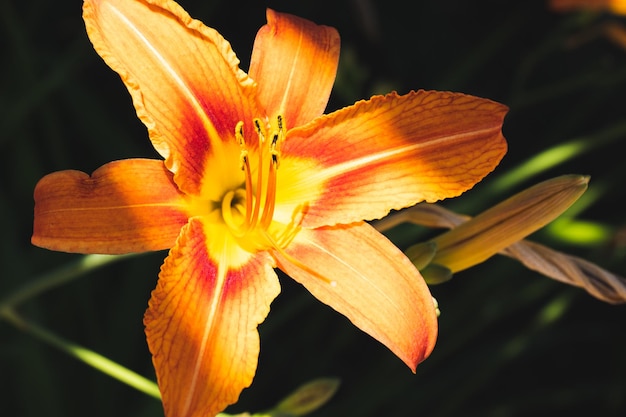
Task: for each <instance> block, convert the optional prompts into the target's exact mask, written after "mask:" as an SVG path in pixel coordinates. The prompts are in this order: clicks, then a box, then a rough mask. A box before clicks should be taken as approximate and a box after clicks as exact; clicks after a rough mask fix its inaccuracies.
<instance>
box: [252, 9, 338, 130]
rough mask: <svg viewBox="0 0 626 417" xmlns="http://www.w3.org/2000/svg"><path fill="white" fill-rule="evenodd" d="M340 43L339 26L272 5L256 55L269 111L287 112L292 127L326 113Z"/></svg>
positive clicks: (257, 73)
mask: <svg viewBox="0 0 626 417" xmlns="http://www.w3.org/2000/svg"><path fill="white" fill-rule="evenodd" d="M339 47H340V44H339V34H338V33H337V31H336V30H335V29H334V28H331V27H328V26H318V25H316V24H314V23H312V22H310V21H308V20H305V19H301V18H299V17H296V16H292V15H289V14H284V13H277V12H275V11H273V10H269V9H268V10H267V25H265V26H263V27H262V28H261V29H260V30H259V32H258V34H257V37H256V40H255V42H254V49H253V50H252V58H251V61H250V76H251V77H252V78H253V79H254V80H255V81H257V82H258V83H259V100H260V102H261V104H262V105H263V106H265V111H266V113H267V114H268V115H270V116H271V117H275V116H277V115H278V114H280V115H282V116H283V117H284V119H285V123H286V128H287V129H290V128H292V127H294V126H301V125H303V124H305V123H308V122H310V121H311V120H313V119H314V118H316V117H318V116H320V115H321V114H322V113H323V112H324V109H325V108H326V104H327V103H328V97H329V96H330V91H331V89H332V87H333V83H334V82H335V75H336V73H337V63H338V62H339Z"/></svg>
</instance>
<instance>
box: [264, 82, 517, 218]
mask: <svg viewBox="0 0 626 417" xmlns="http://www.w3.org/2000/svg"><path fill="white" fill-rule="evenodd" d="M506 111H507V108H506V107H505V106H503V105H501V104H499V103H495V102H492V101H490V100H486V99H481V98H477V97H472V96H468V95H464V94H456V93H447V92H438V91H418V92H411V93H409V94H406V95H403V96H400V95H398V94H396V93H392V94H389V95H386V96H376V97H373V98H372V99H370V100H368V101H360V102H358V103H356V104H355V105H353V106H351V107H347V108H345V109H342V110H339V111H337V112H334V113H331V114H329V115H327V116H322V117H320V118H318V119H316V120H315V121H314V122H312V123H310V124H309V125H307V126H304V127H302V128H295V129H293V130H291V131H290V132H288V134H287V138H286V140H285V142H284V144H283V147H282V154H283V155H284V156H283V158H282V165H281V170H283V171H288V172H290V171H294V175H291V173H290V175H284V172H283V173H281V178H279V184H278V190H279V191H278V194H277V198H276V202H277V206H281V207H280V209H281V210H285V211H286V212H290V211H291V212H295V211H297V210H298V207H306V209H305V212H306V215H305V216H304V218H303V219H302V226H304V227H310V228H314V227H319V226H325V225H332V224H338V223H339V224H346V223H351V222H355V221H360V220H372V219H377V218H381V217H383V216H385V215H386V214H387V213H388V212H389V211H390V210H392V209H401V208H404V207H409V206H412V205H414V204H416V203H419V202H420V201H424V200H425V201H428V202H434V201H437V200H440V199H444V198H449V197H455V196H458V195H459V194H461V193H462V192H464V191H466V190H468V189H469V188H471V187H472V186H473V185H474V184H476V183H477V182H478V181H480V180H481V179H482V178H483V177H484V176H485V175H487V174H488V173H489V172H491V171H492V170H493V169H494V168H495V167H496V165H497V164H498V163H499V161H500V159H501V158H502V157H503V155H504V154H505V152H506V141H505V140H504V137H503V136H502V132H501V126H502V122H503V118H504V115H505V113H506ZM296 166H297V167H298V169H299V170H300V171H306V172H303V173H300V174H297V173H295V171H297V170H295V169H292V167H296ZM303 167H306V169H304V168H303ZM280 181H283V182H282V183H280Z"/></svg>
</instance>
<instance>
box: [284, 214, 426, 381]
mask: <svg viewBox="0 0 626 417" xmlns="http://www.w3.org/2000/svg"><path fill="white" fill-rule="evenodd" d="M285 254H286V255H285ZM275 256H276V259H277V260H278V267H279V268H280V269H281V270H283V271H284V272H286V273H287V274H288V275H289V276H291V277H292V278H293V279H295V280H296V281H298V282H299V283H301V284H302V285H304V286H305V287H306V288H307V289H308V290H309V291H310V292H311V293H312V294H313V295H314V296H315V297H316V298H317V299H319V300H320V301H322V302H323V303H325V304H328V305H329V306H331V307H332V308H334V309H335V310H337V311H338V312H340V313H341V314H343V315H345V316H346V317H348V318H349V319H350V320H351V321H352V322H353V323H354V324H355V325H356V326H357V327H359V328H360V329H361V330H363V331H364V332H366V333H368V334H369V335H371V336H372V337H374V338H375V339H377V340H378V341H380V342H381V343H383V344H384V345H385V346H387V347H388V348H389V349H390V350H391V351H392V352H393V353H395V354H396V355H397V356H398V357H399V358H400V359H402V360H403V361H404V362H405V363H406V364H407V365H408V366H409V367H410V368H411V369H412V370H413V371H415V368H416V366H417V364H418V363H419V362H421V361H422V360H424V359H425V358H426V357H427V356H428V355H429V354H430V352H431V351H432V349H433V347H434V345H435V340H436V337H437V317H436V311H435V306H434V304H433V299H432V296H431V295H430V292H429V290H428V287H427V286H426V283H425V282H424V280H423V278H422V277H421V275H420V273H419V272H418V271H417V269H415V267H414V266H413V264H411V262H410V261H409V260H408V258H407V257H406V256H405V255H404V254H403V253H402V252H401V251H400V250H399V249H398V248H397V247H395V246H394V245H393V244H392V243H391V242H389V240H387V238H386V237H384V236H383V235H381V234H380V233H378V232H377V231H376V230H375V229H374V228H373V227H371V226H370V225H369V224H367V223H358V224H355V225H352V226H346V227H336V228H321V229H313V230H308V229H303V230H301V231H300V232H299V233H298V234H297V235H296V237H295V239H294V240H293V241H292V242H291V243H290V245H289V246H288V247H287V248H286V249H285V250H284V254H281V253H276V254H275ZM294 261H295V262H294ZM303 266H304V267H303ZM312 271H314V273H312Z"/></svg>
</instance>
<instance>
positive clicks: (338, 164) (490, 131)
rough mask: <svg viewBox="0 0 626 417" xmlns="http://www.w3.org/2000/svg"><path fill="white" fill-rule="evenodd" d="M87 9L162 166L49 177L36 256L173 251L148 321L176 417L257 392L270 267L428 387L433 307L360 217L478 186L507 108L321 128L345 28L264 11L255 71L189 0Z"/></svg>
mask: <svg viewBox="0 0 626 417" xmlns="http://www.w3.org/2000/svg"><path fill="white" fill-rule="evenodd" d="M83 12H84V13H83V17H84V19H85V22H86V26H87V32H88V35H89V37H90V39H91V41H92V43H93V45H94V47H95V49H96V51H97V52H98V53H99V54H100V55H101V56H102V57H103V58H104V60H105V61H106V62H107V64H108V65H109V66H110V67H111V68H113V69H114V70H115V71H117V72H118V73H119V74H120V76H121V78H122V81H123V82H124V83H125V85H126V87H127V88H128V90H129V92H130V94H131V96H132V98H133V102H134V105H135V108H136V110H137V114H138V116H139V118H140V119H141V120H142V121H143V122H144V123H145V125H146V126H147V128H148V132H149V136H150V139H151V141H152V143H153V145H154V147H155V148H156V150H157V151H158V152H159V153H160V154H161V155H162V156H163V158H164V160H147V159H130V160H122V161H116V162H111V163H109V164H106V165H104V166H103V167H101V168H99V169H98V170H96V171H95V172H94V173H93V174H92V175H91V176H89V175H87V174H85V173H82V172H78V171H62V172H57V173H53V174H50V175H48V176H46V177H44V178H43V179H42V180H41V181H40V182H39V183H38V184H37V186H36V189H35V221H34V233H33V238H32V241H33V243H34V244H35V245H38V246H41V247H45V248H49V249H54V250H61V251H68V252H81V253H109V254H115V253H127V252H140V251H153V250H161V249H166V248H171V249H170V251H169V254H168V256H167V258H166V259H165V262H164V264H163V266H162V268H161V272H160V275H159V281H158V285H157V288H156V289H155V290H154V291H153V293H152V297H151V299H150V301H149V306H148V310H147V312H146V314H145V319H144V322H145V325H146V335H147V340H148V345H149V348H150V351H151V352H152V355H153V362H154V365H155V368H156V373H157V379H158V383H159V387H160V390H161V393H162V397H163V404H164V408H165V412H166V415H167V416H170V417H173V416H176V417H188V416H207V415H213V414H215V413H217V412H219V411H220V410H222V409H223V408H225V407H226V406H227V405H228V404H231V403H233V402H235V401H236V400H237V398H238V396H239V394H240V392H241V390H242V389H244V388H245V387H247V386H249V385H250V383H251V382H252V378H253V376H254V374H255V371H256V364H257V359H258V354H259V336H258V332H257V326H258V324H259V323H260V322H261V321H263V320H264V318H265V317H266V315H267V314H268V311H269V305H270V303H271V302H272V300H273V299H274V298H275V297H276V296H277V295H278V293H279V290H280V288H279V283H278V278H277V275H276V272H275V271H274V268H279V269H281V270H283V271H284V272H285V273H287V274H288V275H289V276H291V277H292V278H293V279H295V280H296V281H298V282H299V283H301V284H302V285H304V286H305V287H306V288H307V289H308V290H309V291H311V293H312V294H313V295H315V296H316V297H317V298H318V299H319V300H321V301H322V302H324V303H327V304H328V305H330V306H332V307H333V308H334V309H336V310H337V311H338V312H340V313H342V314H344V315H345V316H347V317H348V318H349V319H350V320H351V321H352V322H353V323H354V324H355V325H356V326H358V327H359V328H360V329H362V330H363V331H365V332H367V333H368V334H370V335H371V336H373V337H374V338H376V339H377V340H379V341H380V342H382V343H383V344H385V345H386V346H387V347H388V348H389V349H390V350H391V351H392V352H394V353H395V354H396V355H397V356H398V357H399V358H400V359H402V360H403V361H404V362H405V363H406V364H407V365H408V366H409V367H410V368H411V369H412V370H413V371H415V368H416V366H417V364H418V363H419V362H420V361H422V360H423V359H424V358H426V357H427V356H428V355H429V353H430V352H431V350H432V349H433V346H434V343H435V339H436V335H437V319H436V312H435V306H434V305H433V300H432V298H431V295H430V292H429V290H428V287H427V286H426V284H425V283H424V281H423V279H422V277H421V276H420V274H419V272H418V271H417V270H416V269H415V267H414V266H413V265H412V264H411V262H410V261H409V260H408V259H407V258H406V257H405V255H404V254H403V253H402V252H401V251H400V250H399V249H397V248H396V247H395V246H394V245H393V244H392V243H391V242H390V241H388V240H387V239H386V238H385V237H384V236H383V235H381V234H379V233H378V232H377V231H376V230H375V229H374V228H373V227H371V226H370V225H369V224H367V223H365V222H364V221H365V220H371V219H376V218H380V217H383V216H385V215H386V214H387V213H388V212H389V211H390V210H393V209H401V208H403V207H407V206H412V205H414V204H416V203H417V202H419V201H423V200H426V201H435V200H439V199H442V198H447V197H452V196H457V195H459V194H460V193H462V192H463V191H465V190H467V189H469V188H471V187H472V186H473V185H474V184H475V183H476V182H478V181H480V180H481V179H482V178H483V177H484V176H485V175H486V174H487V173H489V172H490V171H491V170H493V169H494V167H495V166H496V165H497V164H498V163H499V161H500V159H501V158H502V156H503V155H504V153H505V151H506V142H505V140H504V138H503V136H502V134H501V125H502V121H503V118H504V115H505V113H506V108H505V107H504V106H503V105H501V104H498V103H494V102H492V101H489V100H485V99H480V98H476V97H471V96H466V95H462V94H454V93H442V92H425V91H418V92H411V93H409V94H406V95H398V94H396V93H392V94H389V95H386V96H375V97H372V98H371V99H370V100H367V101H360V102H358V103H356V104H354V105H353V106H350V107H347V108H344V109H342V110H339V111H336V112H334V113H331V114H328V115H323V112H324V109H325V107H326V104H327V101H328V98H329V95H330V91H331V88H332V84H333V82H334V78H335V73H336V69H337V62H338V56H339V36H338V34H337V32H336V31H335V29H333V28H330V27H326V26H318V25H315V24H313V23H312V22H309V21H307V20H304V19H301V18H298V17H294V16H291V15H286V14H281V13H277V12H274V11H272V10H268V12H267V19H268V23H267V24H266V25H265V26H263V27H262V28H261V29H260V31H259V32H258V35H257V37H256V40H255V44H254V49H253V53H252V59H251V64H250V69H249V74H246V73H245V72H243V71H242V70H241V69H239V61H238V60H237V58H236V56H235V54H234V53H233V51H232V50H231V48H230V45H229V44H228V43H227V42H226V41H225V40H224V39H223V38H222V37H221V35H220V34H219V33H217V32H216V31H215V30H213V29H211V28H208V27H206V26H204V25H203V24H202V23H201V22H199V21H197V20H193V19H192V18H191V17H189V15H188V14H187V13H186V12H185V11H184V10H183V9H182V8H181V7H180V6H179V5H178V4H176V3H174V2H173V1H170V0H86V1H85V2H84V9H83Z"/></svg>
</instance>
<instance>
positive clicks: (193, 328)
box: [144, 219, 280, 417]
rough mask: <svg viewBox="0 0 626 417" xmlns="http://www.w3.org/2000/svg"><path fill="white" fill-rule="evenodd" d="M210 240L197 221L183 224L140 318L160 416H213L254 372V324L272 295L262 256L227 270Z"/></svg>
mask: <svg viewBox="0 0 626 417" xmlns="http://www.w3.org/2000/svg"><path fill="white" fill-rule="evenodd" d="M211 238H212V236H209V235H208V234H207V233H206V232H205V230H204V228H203V225H202V223H201V221H200V220H198V219H192V220H191V221H190V223H189V224H188V225H187V226H185V229H184V230H183V232H182V233H181V237H180V239H179V240H178V242H177V243H176V246H175V247H174V248H173V249H172V250H171V251H170V254H169V256H168V257H167V258H166V260H165V263H164V265H163V266H162V268H161V274H160V276H159V282H158V285H157V288H156V289H155V290H154V291H153V292H152V297H151V299H150V303H149V307H148V310H147V311H146V315H145V318H144V323H145V325H146V335H147V339H148V345H149V347H150V351H151V352H152V355H153V362H154V366H155V369H156V372H157V378H158V382H159V388H160V390H161V394H162V397H163V406H164V408H165V414H166V415H167V416H173V417H200V416H202V417H204V416H213V415H215V414H217V413H218V412H219V411H221V410H223V409H224V408H225V407H226V406H227V405H229V404H232V403H234V402H235V401H236V400H237V398H238V397H239V394H240V392H241V390H243V389H244V388H245V387H247V386H249V385H250V383H251V382H252V378H253V377H254V374H255V371H256V366H257V360H258V354H259V335H258V332H257V326H258V324H259V323H260V322H261V321H263V319H264V318H265V317H266V315H267V313H268V312H269V305H270V303H271V302H272V300H273V299H274V298H275V297H276V295H278V293H279V291H280V287H279V284H278V277H277V276H276V273H275V272H274V271H273V269H272V260H271V259H270V258H269V256H268V255H267V253H265V252H262V253H260V254H258V255H256V256H254V257H251V258H250V259H249V262H247V263H246V264H245V265H241V266H239V267H237V268H230V269H229V268H228V267H227V266H226V264H227V262H226V261H227V260H226V259H220V260H219V261H217V260H214V259H213V258H212V255H211V254H210V253H209V252H208V251H207V245H206V241H207V239H211Z"/></svg>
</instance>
